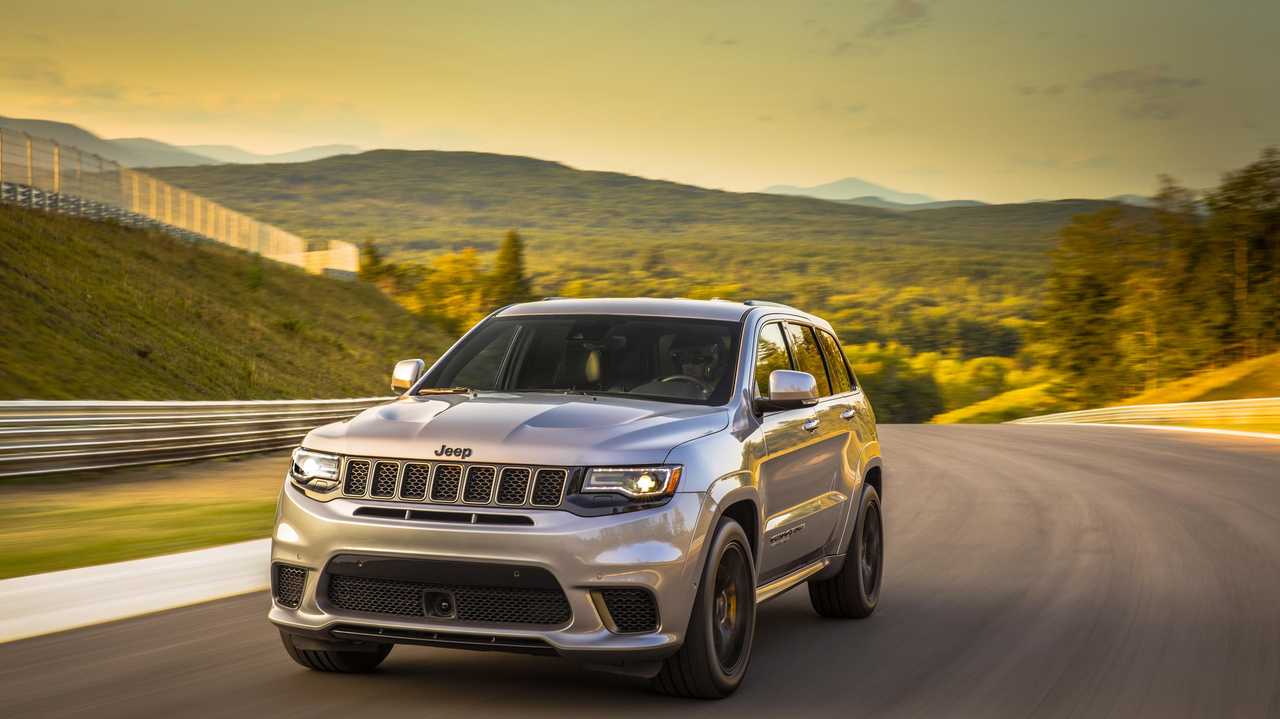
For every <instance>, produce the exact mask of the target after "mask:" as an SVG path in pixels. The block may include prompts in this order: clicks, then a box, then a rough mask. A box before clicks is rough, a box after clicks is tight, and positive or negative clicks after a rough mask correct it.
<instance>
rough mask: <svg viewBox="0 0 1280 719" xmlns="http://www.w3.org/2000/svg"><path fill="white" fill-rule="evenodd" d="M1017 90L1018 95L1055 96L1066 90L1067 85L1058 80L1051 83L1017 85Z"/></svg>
mask: <svg viewBox="0 0 1280 719" xmlns="http://www.w3.org/2000/svg"><path fill="white" fill-rule="evenodd" d="M1017 90H1018V94H1019V95H1026V96H1031V95H1044V96H1046V97H1057V96H1058V95H1061V94H1062V93H1064V92H1066V91H1067V86H1066V85H1064V84H1062V83H1060V82H1055V83H1053V84H1051V85H1019V86H1018V87H1017Z"/></svg>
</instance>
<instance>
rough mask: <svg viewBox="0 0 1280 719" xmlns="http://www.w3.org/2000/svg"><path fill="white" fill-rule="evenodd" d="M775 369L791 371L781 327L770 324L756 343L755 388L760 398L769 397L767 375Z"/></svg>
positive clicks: (761, 332) (762, 330) (762, 331)
mask: <svg viewBox="0 0 1280 719" xmlns="http://www.w3.org/2000/svg"><path fill="white" fill-rule="evenodd" d="M776 369H791V358H790V356H788V355H787V344H786V341H785V340H784V339H783V338H782V325H780V324H778V323H777V322H771V323H769V324H767V325H765V326H764V328H763V329H761V330H760V339H759V341H758V342H757V343H756V388H757V389H758V390H759V392H760V396H761V397H768V396H769V373H770V372H773V371H774V370H776Z"/></svg>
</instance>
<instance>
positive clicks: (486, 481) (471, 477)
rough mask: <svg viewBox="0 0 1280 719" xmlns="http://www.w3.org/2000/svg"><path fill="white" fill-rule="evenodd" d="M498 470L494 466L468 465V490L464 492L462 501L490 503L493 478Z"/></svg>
mask: <svg viewBox="0 0 1280 719" xmlns="http://www.w3.org/2000/svg"><path fill="white" fill-rule="evenodd" d="M497 474H498V470H496V469H494V468H493V467H484V466H480V465H473V466H470V467H467V484H466V490H464V491H463V493H462V501H464V502H468V503H470V504H488V503H489V499H490V498H491V497H492V496H493V478H494V476H496V475H497Z"/></svg>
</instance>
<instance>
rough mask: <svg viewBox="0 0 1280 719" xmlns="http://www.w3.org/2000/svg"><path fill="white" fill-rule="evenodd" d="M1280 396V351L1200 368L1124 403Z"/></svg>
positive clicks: (1162, 402)
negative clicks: (1228, 363) (1233, 362)
mask: <svg viewBox="0 0 1280 719" xmlns="http://www.w3.org/2000/svg"><path fill="white" fill-rule="evenodd" d="M1251 397H1280V352H1277V353H1274V354H1269V355H1266V356H1263V357H1257V358H1255V359H1251V360H1245V361H1243V362H1237V363H1235V364H1231V365H1227V366H1226V367H1219V368H1217V369H1210V370H1205V371H1203V372H1197V373H1196V374H1193V375H1191V376H1190V377H1185V378H1183V379H1180V380H1178V381H1176V382H1170V383H1169V384H1167V385H1164V386H1163V387H1159V388H1157V389H1154V390H1151V391H1149V392H1143V393H1142V394H1139V395H1136V396H1133V397H1130V398H1129V399H1127V400H1125V401H1124V402H1122V403H1121V404H1165V403H1169V402H1205V401H1211V400H1221V399H1249V398H1251Z"/></svg>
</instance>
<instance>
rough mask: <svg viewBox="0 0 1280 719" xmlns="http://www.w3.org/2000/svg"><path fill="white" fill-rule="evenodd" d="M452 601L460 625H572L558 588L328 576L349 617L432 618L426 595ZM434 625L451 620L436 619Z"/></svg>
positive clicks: (336, 601) (333, 596) (333, 597)
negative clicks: (359, 614)
mask: <svg viewBox="0 0 1280 719" xmlns="http://www.w3.org/2000/svg"><path fill="white" fill-rule="evenodd" d="M428 592H430V593H435V594H447V595H450V596H452V597H453V599H454V603H455V609H454V611H455V613H456V615H455V617H454V618H453V620H455V621H459V622H475V623H484V624H532V625H540V626H559V625H562V624H565V623H566V622H568V621H569V617H570V611H569V601H568V600H567V599H566V598H565V596H564V592H562V591H560V590H558V589H526V588H516V587H477V586H465V585H455V584H427V583H424V582H412V581H406V580H402V579H373V578H369V577H353V576H347V575H342V574H334V575H330V576H329V591H328V597H329V603H330V604H332V605H333V606H335V607H337V608H338V609H341V610H344V611H349V612H366V613H370V614H388V615H391V616H397V617H422V618H425V617H426V616H427V613H426V607H425V603H424V602H425V600H424V597H425V594H426V593H428ZM433 621H450V620H449V619H440V618H436V617H433Z"/></svg>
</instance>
